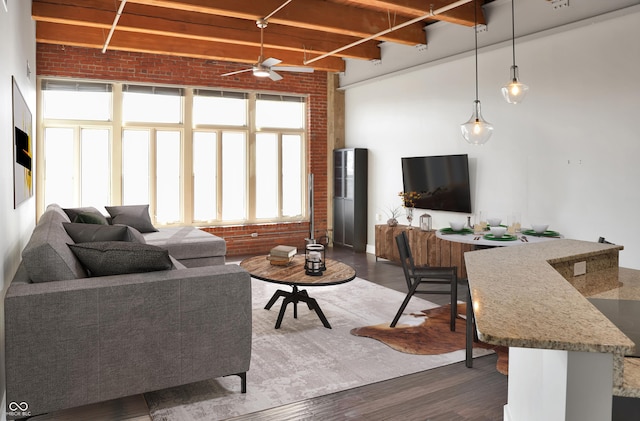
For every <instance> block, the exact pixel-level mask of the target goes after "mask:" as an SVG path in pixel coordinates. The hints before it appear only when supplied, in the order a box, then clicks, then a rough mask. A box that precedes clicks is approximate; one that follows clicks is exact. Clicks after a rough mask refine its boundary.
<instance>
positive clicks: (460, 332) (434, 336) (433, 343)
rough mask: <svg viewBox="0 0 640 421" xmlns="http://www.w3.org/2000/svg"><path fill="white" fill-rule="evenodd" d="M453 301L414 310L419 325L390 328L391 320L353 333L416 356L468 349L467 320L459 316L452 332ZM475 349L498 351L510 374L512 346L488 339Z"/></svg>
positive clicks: (500, 363) (500, 365) (501, 369)
mask: <svg viewBox="0 0 640 421" xmlns="http://www.w3.org/2000/svg"><path fill="white" fill-rule="evenodd" d="M450 308H451V306H450V305H449V304H447V305H444V306H441V307H435V308H430V309H426V310H422V311H420V312H418V313H412V314H411V315H412V316H414V317H415V318H416V319H418V320H423V321H422V322H421V323H420V324H419V325H415V322H414V323H413V324H411V325H409V324H402V323H398V324H397V325H396V327H393V328H392V327H389V323H382V324H378V325H374V326H365V327H358V328H355V329H352V330H351V334H352V335H356V336H362V337H366V338H372V339H376V340H378V341H380V342H382V343H384V344H386V345H388V346H390V347H391V348H393V349H395V350H396V351H400V352H404V353H408V354H414V355H436V354H444V353H448V352H454V351H457V350H460V349H465V345H466V335H465V328H466V320H464V319H463V318H461V317H459V318H458V319H456V330H455V331H453V332H452V331H451V329H450V323H449V317H450ZM466 308H467V306H466V304H464V303H459V304H458V308H457V314H459V315H461V314H466ZM473 346H474V348H476V347H478V348H482V349H490V350H493V351H495V352H496V353H497V354H498V362H497V364H496V369H497V370H498V371H499V372H500V373H502V374H504V375H507V374H508V371H509V348H507V347H503V346H496V345H490V344H487V343H484V342H474V344H473Z"/></svg>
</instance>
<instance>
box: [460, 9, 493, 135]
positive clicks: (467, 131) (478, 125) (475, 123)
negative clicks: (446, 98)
mask: <svg viewBox="0 0 640 421" xmlns="http://www.w3.org/2000/svg"><path fill="white" fill-rule="evenodd" d="M477 2H478V0H474V2H473V6H474V15H473V16H474V24H475V25H474V27H473V31H474V33H475V41H476V45H475V57H476V100H475V101H473V113H472V114H471V118H470V119H469V121H467V122H466V123H464V124H461V125H460V129H461V130H462V136H463V137H464V140H466V141H467V142H469V143H470V144H472V145H484V144H485V143H487V141H488V140H489V138H490V137H491V134H492V133H493V125H492V124H491V123H489V122H488V121H485V120H484V118H482V113H481V110H480V100H479V99H478V6H477Z"/></svg>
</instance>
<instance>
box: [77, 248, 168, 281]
mask: <svg viewBox="0 0 640 421" xmlns="http://www.w3.org/2000/svg"><path fill="white" fill-rule="evenodd" d="M69 248H70V249H71V250H72V251H73V253H74V254H75V255H76V256H77V257H78V259H79V260H80V262H82V264H83V265H84V267H85V268H86V269H87V271H88V272H89V274H90V275H91V276H108V275H121V274H125V273H140V272H152V271H158V270H169V269H172V268H173V264H172V263H171V259H170V258H169V252H168V251H167V250H164V249H161V248H160V247H156V246H152V245H149V244H140V243H129V242H124V241H99V242H94V243H80V244H69Z"/></svg>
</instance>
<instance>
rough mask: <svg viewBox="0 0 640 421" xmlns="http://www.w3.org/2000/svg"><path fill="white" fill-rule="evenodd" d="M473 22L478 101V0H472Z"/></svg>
mask: <svg viewBox="0 0 640 421" xmlns="http://www.w3.org/2000/svg"><path fill="white" fill-rule="evenodd" d="M473 24H474V26H473V30H474V33H475V40H476V102H478V0H474V1H473Z"/></svg>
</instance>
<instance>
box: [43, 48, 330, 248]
mask: <svg viewBox="0 0 640 421" xmlns="http://www.w3.org/2000/svg"><path fill="white" fill-rule="evenodd" d="M36 63H37V66H36V72H37V74H38V75H39V76H51V77H72V78H85V79H100V80H109V81H118V82H120V81H122V82H143V83H159V84H173V85H186V86H202V87H211V88H235V89H244V90H256V91H265V92H268V91H272V92H279V93H297V94H308V95H309V102H308V106H309V122H308V130H307V151H308V153H309V158H310V159H309V167H308V170H309V172H311V173H313V174H314V180H315V183H314V184H315V194H314V204H315V217H314V223H315V234H314V235H315V237H316V238H320V237H321V236H323V235H325V234H326V230H327V182H328V178H327V74H326V73H325V72H317V71H316V72H314V73H290V72H286V73H285V72H283V73H282V76H283V77H284V79H282V80H280V81H277V82H274V81H271V80H270V79H259V78H256V77H254V76H253V75H252V74H251V72H245V73H241V74H238V75H234V76H227V77H221V76H220V75H221V74H223V73H227V72H231V71H235V70H240V69H244V68H246V67H247V65H246V64H241V63H238V64H236V63H227V62H219V61H214V60H201V59H195V58H185V57H173V56H163V55H157V54H143V53H131V52H121V51H107V52H106V53H105V54H102V52H101V51H100V50H94V49H89V48H81V47H68V46H60V45H50V44H38V45H37V51H36ZM207 231H211V232H214V233H215V234H216V235H219V236H221V237H223V238H225V239H226V240H227V254H228V255H239V254H257V253H265V252H267V251H268V250H269V249H270V248H271V247H273V246H274V245H277V244H290V245H295V246H297V247H299V248H300V247H303V246H304V239H305V238H306V237H308V236H309V224H308V222H304V223H286V224H265V225H248V226H234V227H211V228H209V229H207ZM254 233H257V236H255V234H254ZM251 234H254V236H251Z"/></svg>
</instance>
